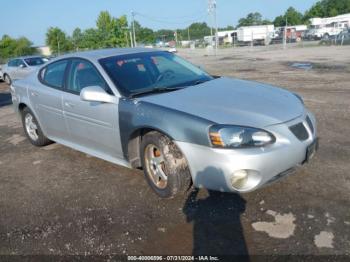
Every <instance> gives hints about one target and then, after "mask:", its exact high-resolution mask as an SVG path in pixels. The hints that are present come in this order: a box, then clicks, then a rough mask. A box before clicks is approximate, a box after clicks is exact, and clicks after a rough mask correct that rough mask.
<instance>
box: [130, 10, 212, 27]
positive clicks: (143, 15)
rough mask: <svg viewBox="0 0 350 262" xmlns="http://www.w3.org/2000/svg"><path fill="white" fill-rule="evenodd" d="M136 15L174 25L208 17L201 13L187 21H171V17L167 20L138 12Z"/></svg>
mask: <svg viewBox="0 0 350 262" xmlns="http://www.w3.org/2000/svg"><path fill="white" fill-rule="evenodd" d="M134 14H135V15H138V16H140V17H143V18H146V19H148V20H151V21H154V22H158V23H164V24H174V25H182V24H188V23H193V22H197V21H199V20H201V19H205V18H206V17H207V15H206V14H201V15H200V16H198V17H196V18H192V19H191V20H185V21H181V22H180V21H177V22H175V21H169V19H167V20H161V19H159V18H154V17H151V16H148V15H145V14H142V13H138V12H134Z"/></svg>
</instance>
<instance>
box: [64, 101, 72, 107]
mask: <svg viewBox="0 0 350 262" xmlns="http://www.w3.org/2000/svg"><path fill="white" fill-rule="evenodd" d="M64 105H65V106H66V107H70V108H72V107H74V104H72V103H68V102H64Z"/></svg>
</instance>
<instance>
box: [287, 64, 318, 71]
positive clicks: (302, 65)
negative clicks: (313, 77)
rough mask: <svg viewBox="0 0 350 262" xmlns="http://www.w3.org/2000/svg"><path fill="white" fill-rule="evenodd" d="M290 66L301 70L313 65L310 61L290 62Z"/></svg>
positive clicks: (310, 67) (308, 68)
mask: <svg viewBox="0 0 350 262" xmlns="http://www.w3.org/2000/svg"><path fill="white" fill-rule="evenodd" d="M291 67H294V68H298V69H303V70H310V69H312V68H313V65H312V64H311V63H293V64H291Z"/></svg>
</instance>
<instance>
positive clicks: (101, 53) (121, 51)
mask: <svg viewBox="0 0 350 262" xmlns="http://www.w3.org/2000/svg"><path fill="white" fill-rule="evenodd" d="M157 51H161V50H159V49H151V48H109V49H99V50H92V51H83V52H76V53H70V54H66V55H62V56H59V57H57V58H56V59H55V60H60V59H63V58H71V57H80V58H85V59H88V60H93V61H97V60H99V59H102V58H106V57H111V56H118V55H129V54H137V53H147V52H157Z"/></svg>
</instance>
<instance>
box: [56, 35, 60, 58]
mask: <svg viewBox="0 0 350 262" xmlns="http://www.w3.org/2000/svg"><path fill="white" fill-rule="evenodd" d="M56 41H57V55H60V41H59V39H58V35H56Z"/></svg>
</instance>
